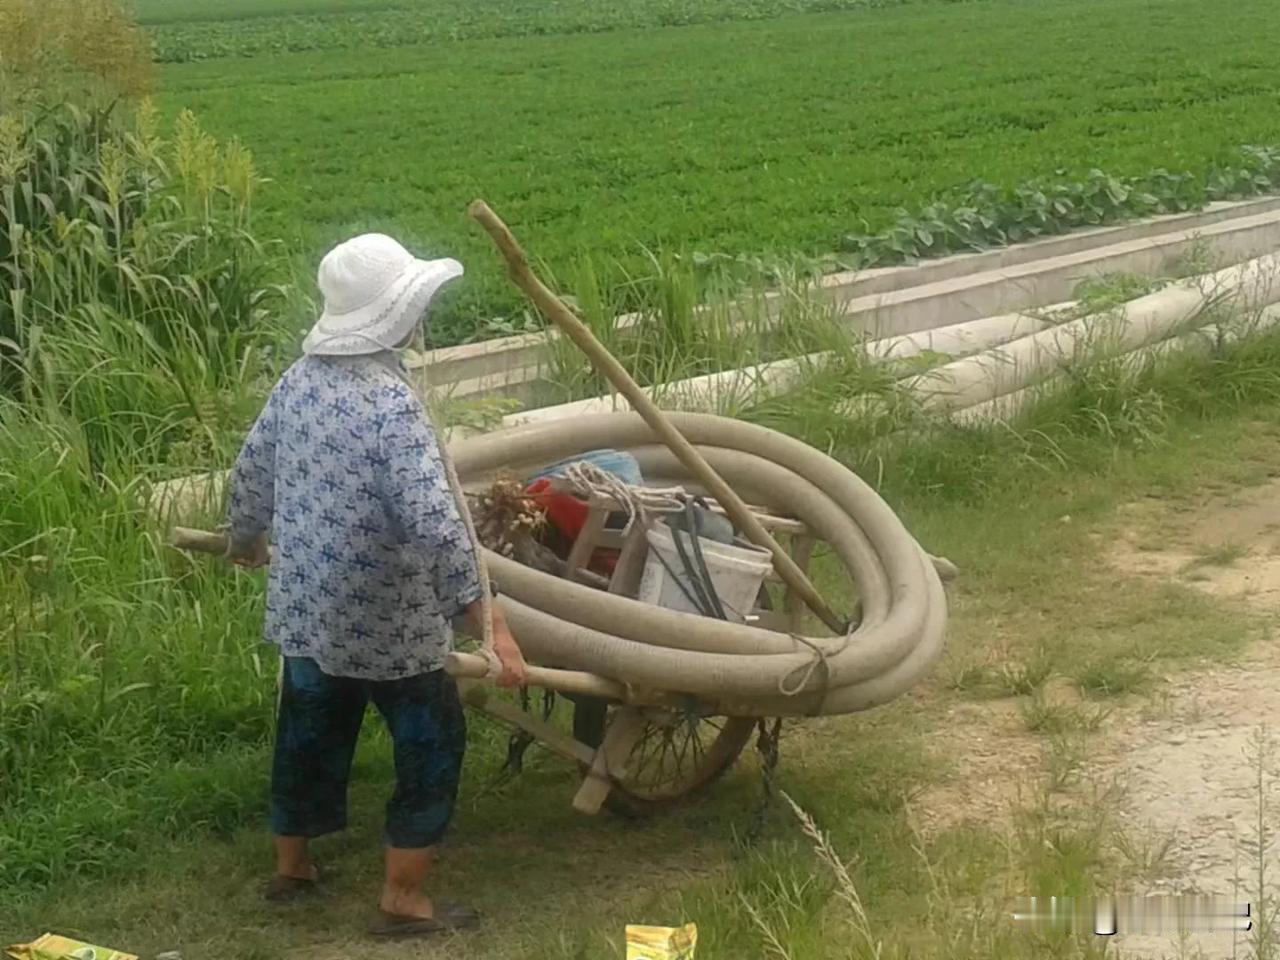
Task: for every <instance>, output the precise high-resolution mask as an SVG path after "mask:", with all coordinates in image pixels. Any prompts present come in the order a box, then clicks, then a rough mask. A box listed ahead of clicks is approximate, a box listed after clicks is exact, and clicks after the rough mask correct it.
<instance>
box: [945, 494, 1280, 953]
mask: <svg viewBox="0 0 1280 960" xmlns="http://www.w3.org/2000/svg"><path fill="white" fill-rule="evenodd" d="M1107 552H1108V554H1109V556H1108V558H1107V559H1108V560H1109V561H1110V563H1111V564H1112V565H1113V566H1114V567H1115V568H1116V570H1117V572H1118V573H1121V574H1124V575H1126V576H1129V577H1144V578H1156V579H1159V580H1163V581H1166V582H1168V581H1173V582H1178V583H1182V584H1185V585H1187V586H1189V587H1192V588H1194V589H1197V590H1202V591H1205V592H1206V593H1208V594H1210V595H1211V596H1214V597H1216V598H1221V600H1222V602H1223V603H1224V604H1244V605H1246V607H1247V608H1248V609H1249V610H1251V611H1253V612H1256V613H1260V614H1262V615H1263V621H1264V623H1265V620H1266V618H1267V617H1268V616H1270V615H1271V614H1280V481H1273V482H1271V483H1270V484H1267V485H1265V486H1262V487H1257V488H1253V489H1250V490H1244V491H1233V492H1230V493H1226V494H1224V493H1222V492H1217V493H1211V494H1209V495H1207V496H1206V497H1205V498H1204V499H1203V500H1202V501H1200V502H1197V503H1190V504H1188V503H1179V504H1169V503H1166V502H1162V501H1158V500H1152V501H1144V502H1142V503H1138V504H1133V505H1131V507H1130V508H1129V509H1128V510H1127V511H1126V513H1125V517H1124V534H1123V535H1122V537H1121V538H1120V539H1119V541H1118V542H1115V543H1113V544H1112V545H1111V547H1110V548H1109V550H1108V551H1107ZM1262 634H1263V635H1262V636H1261V637H1260V638H1259V639H1258V640H1257V641H1255V642H1254V643H1253V644H1252V645H1251V647H1250V649H1249V651H1248V652H1247V654H1246V655H1245V656H1244V657H1243V658H1242V659H1241V662H1239V663H1237V664H1232V665H1223V666H1209V667H1206V668H1204V669H1198V670H1193V671H1190V672H1187V673H1184V674H1179V675H1176V676H1172V677H1167V678H1165V680H1164V682H1163V683H1161V684H1160V685H1159V687H1158V689H1157V691H1156V692H1155V693H1154V694H1153V695H1152V696H1151V697H1150V698H1149V699H1146V700H1144V701H1143V702H1141V703H1131V704H1126V705H1125V706H1123V707H1122V708H1121V709H1119V710H1117V711H1116V712H1115V713H1114V714H1113V715H1112V717H1111V718H1110V719H1109V720H1108V722H1107V723H1106V724H1105V725H1104V726H1103V728H1102V729H1101V730H1100V731H1099V732H1098V734H1097V735H1096V736H1094V737H1093V738H1092V742H1091V744H1090V751H1089V754H1090V756H1089V759H1088V760H1087V761H1086V764H1085V766H1086V773H1087V775H1088V776H1089V777H1090V778H1091V779H1093V780H1095V781H1096V782H1107V781H1109V780H1114V781H1115V782H1117V783H1119V784H1120V785H1121V787H1122V790H1123V792H1122V797H1123V799H1122V801H1121V804H1120V810H1119V816H1120V818H1121V822H1122V823H1123V824H1124V831H1123V832H1124V835H1125V837H1126V838H1127V846H1128V849H1127V851H1126V853H1127V855H1128V857H1129V858H1130V859H1131V861H1133V863H1134V866H1135V867H1136V868H1137V870H1138V872H1139V873H1141V874H1142V875H1143V881H1142V882H1139V883H1138V884H1136V886H1137V887H1138V889H1134V890H1133V891H1132V892H1133V893H1135V894H1142V893H1144V892H1145V893H1152V894H1161V893H1166V894H1193V893H1200V894H1208V895H1215V896H1220V897H1222V898H1224V899H1229V900H1233V901H1237V902H1241V901H1242V902H1251V901H1252V902H1255V903H1256V901H1257V896H1256V893H1257V886H1258V879H1257V876H1258V874H1257V864H1256V860H1255V859H1253V858H1251V857H1250V856H1249V853H1248V844H1249V841H1250V840H1251V839H1254V838H1256V836H1257V833H1258V824H1259V795H1260V788H1259V769H1258V763H1257V760H1256V755H1257V749H1256V746H1255V742H1256V738H1257V736H1258V734H1259V730H1260V727H1261V726H1262V725H1264V724H1272V723H1275V722H1276V721H1278V720H1280V645H1277V644H1275V643H1273V642H1272V641H1271V640H1270V637H1269V635H1268V634H1267V633H1266V631H1265V630H1264V631H1262ZM1053 695H1060V694H1053ZM1015 703H1016V701H1012V700H1006V701H999V702H995V703H981V702H978V703H967V704H960V705H957V707H956V708H954V710H953V711H952V716H951V717H950V718H949V719H951V720H952V721H953V723H952V724H949V725H947V726H946V729H945V730H943V731H939V733H938V734H936V735H935V738H940V739H945V744H943V743H941V742H940V743H938V744H936V746H939V747H941V746H944V745H945V747H946V748H947V749H951V750H955V751H957V752H958V753H959V754H960V755H961V756H962V757H963V760H962V761H961V762H960V763H959V764H958V769H959V771H960V773H961V774H962V777H960V778H957V779H958V780H962V782H960V783H945V784H942V785H939V786H938V787H936V788H934V789H932V790H931V791H929V793H928V794H927V796H926V797H925V798H924V801H923V803H922V804H921V807H922V811H921V817H922V819H923V820H924V823H925V826H926V828H928V827H933V826H938V825H942V826H949V825H954V824H957V823H961V822H965V821H978V822H983V823H987V824H992V823H996V822H998V821H999V818H1001V817H1002V816H1004V815H1005V814H1006V812H1007V811H1008V810H1009V808H1010V804H1011V803H1013V802H1014V801H1015V799H1016V798H1017V797H1018V796H1019V795H1020V794H1024V793H1025V792H1026V791H1027V790H1034V789H1035V783H1036V780H1037V777H1038V776H1041V774H1040V772H1039V770H1038V769H1037V765H1036V764H1035V763H1034V762H1033V758H1034V757H1036V756H1040V757H1043V756H1044V750H1045V747H1044V744H1043V742H1042V738H1038V737H1035V736H1034V735H1031V734H1028V733H1027V731H1026V725H1025V723H1024V722H1022V718H1021V716H1020V715H1019V711H1018V710H1017V709H1016V707H1015ZM1277 733H1278V736H1277V739H1276V741H1275V743H1276V746H1275V747H1273V748H1272V749H1271V752H1270V755H1269V757H1268V760H1267V763H1266V764H1264V775H1263V780H1262V791H1261V792H1262V795H1263V797H1264V799H1265V800H1266V801H1267V804H1268V806H1269V808H1270V809H1268V810H1266V812H1265V816H1264V818H1263V823H1264V826H1265V827H1266V828H1267V829H1269V830H1272V831H1274V830H1280V790H1278V786H1280V781H1278V780H1277V779H1276V777H1275V776H1274V775H1273V774H1274V773H1275V767H1276V766H1277V759H1278V758H1280V731H1278V732H1277ZM1267 766H1269V767H1270V768H1271V769H1269V770H1267V769H1266V767H1267ZM1268 869H1269V870H1270V871H1271V872H1270V880H1269V881H1268V884H1269V885H1270V886H1273V887H1274V885H1275V884H1277V883H1280V850H1272V851H1271V853H1270V855H1269V862H1268ZM1143 886H1145V888H1146V889H1145V890H1144V889H1142V887H1143ZM1242 936H1243V935H1239V934H1236V935H1233V934H1232V933H1229V932H1225V931H1224V932H1217V933H1196V934H1192V935H1190V936H1189V937H1186V938H1184V939H1183V940H1182V942H1178V940H1176V939H1172V938H1170V937H1167V936H1164V937H1162V936H1153V935H1129V936H1119V937H1117V938H1116V940H1115V942H1114V944H1113V945H1114V947H1115V948H1118V951H1119V955H1120V956H1128V957H1135V958H1139V957H1140V958H1159V957H1188V958H1195V957H1206V958H1213V960H1218V958H1224V957H1245V956H1248V951H1247V945H1246V942H1245V940H1244V939H1242Z"/></svg>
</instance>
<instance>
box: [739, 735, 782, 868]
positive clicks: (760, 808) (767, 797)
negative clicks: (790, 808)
mask: <svg viewBox="0 0 1280 960" xmlns="http://www.w3.org/2000/svg"><path fill="white" fill-rule="evenodd" d="M756 730H757V733H756V752H757V753H759V754H760V781H761V783H760V786H761V790H760V802H759V803H758V804H757V805H756V809H755V810H754V811H753V812H752V814H751V819H750V821H749V822H748V824H747V830H746V834H745V835H744V837H743V840H744V842H745V843H746V845H747V846H753V845H755V843H757V842H758V841H759V839H760V837H761V835H762V834H763V833H764V828H765V824H766V823H767V822H768V819H769V813H770V811H771V810H772V809H773V801H774V794H775V791H774V777H775V775H776V772H777V769H778V745H779V742H780V741H781V740H782V718H781V717H775V718H774V720H773V726H772V729H770V726H769V721H768V720H766V719H764V718H763V717H762V718H761V719H760V721H759V723H758V724H757V727H756Z"/></svg>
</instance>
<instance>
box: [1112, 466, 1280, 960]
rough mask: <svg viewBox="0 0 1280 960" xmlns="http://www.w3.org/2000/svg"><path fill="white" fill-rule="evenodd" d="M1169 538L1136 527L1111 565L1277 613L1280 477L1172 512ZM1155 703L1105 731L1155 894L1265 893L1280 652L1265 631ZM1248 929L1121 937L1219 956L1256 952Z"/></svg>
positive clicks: (1273, 856)
mask: <svg viewBox="0 0 1280 960" xmlns="http://www.w3.org/2000/svg"><path fill="white" fill-rule="evenodd" d="M1135 512H1139V513H1140V512H1141V510H1138V511H1135ZM1148 529H1150V528H1149V527H1148ZM1144 539H1146V540H1147V541H1148V542H1146V543H1144V542H1143V540H1144ZM1158 539H1164V540H1165V541H1166V542H1164V543H1163V544H1159V546H1158V549H1152V547H1153V546H1154V545H1155V543H1153V542H1151V536H1150V533H1147V534H1146V535H1145V537H1144V535H1141V534H1135V535H1133V536H1132V537H1130V538H1128V539H1127V540H1126V541H1123V542H1121V543H1119V544H1117V546H1116V548H1115V550H1114V552H1113V556H1112V561H1113V563H1115V565H1116V566H1117V568H1119V569H1121V570H1123V571H1124V572H1126V573H1130V574H1136V575H1139V576H1145V577H1159V578H1165V579H1176V580H1179V581H1181V582H1184V583H1187V584H1189V585H1191V586H1193V587H1195V588H1197V589H1200V590H1204V591H1206V592H1208V593H1210V594H1212V595H1214V596H1219V597H1222V598H1224V599H1225V600H1229V601H1236V602H1244V603H1246V604H1248V605H1249V606H1251V607H1253V608H1254V609H1256V610H1258V611H1259V612H1262V613H1263V614H1271V613H1276V614H1280V482H1273V483H1271V484H1268V485H1266V486H1263V487H1259V488H1256V489H1252V490H1247V491H1240V492H1237V493H1235V494H1233V495H1231V496H1230V497H1229V498H1226V499H1219V500H1216V501H1211V502H1209V503H1206V504H1204V505H1201V506H1200V507H1198V508H1196V509H1193V510H1191V511H1185V512H1184V511H1178V512H1175V514H1174V515H1173V516H1166V517H1165V524H1164V529H1163V530H1162V531H1161V537H1160V538H1158ZM1144 548H1145V549H1144ZM1153 712H1154V713H1155V714H1156V715H1154V716H1151V717H1149V718H1148V719H1146V720H1145V721H1139V722H1136V723H1132V724H1122V725H1120V726H1119V727H1118V728H1117V729H1114V730H1110V731H1108V736H1107V739H1108V741H1109V746H1110V750H1111V751H1113V752H1114V753H1115V754H1116V756H1115V757H1114V758H1113V759H1112V760H1111V764H1112V765H1113V767H1114V768H1116V769H1117V770H1122V771H1123V775H1124V780H1123V782H1124V783H1125V784H1126V786H1127V802H1126V803H1125V809H1124V816H1125V817H1126V819H1127V820H1128V821H1129V825H1130V827H1131V829H1132V830H1133V831H1134V833H1135V835H1137V836H1140V837H1144V838H1145V842H1146V843H1147V844H1148V846H1147V848H1146V849H1148V850H1150V851H1153V856H1155V857H1156V860H1157V862H1155V863H1153V864H1152V865H1151V866H1152V877H1151V888H1152V891H1153V892H1168V893H1178V894H1183V893H1203V894H1210V895H1215V896H1220V897H1222V898H1224V900H1234V901H1246V902H1248V901H1252V902H1254V903H1256V902H1257V890H1258V863H1257V858H1256V856H1254V855H1252V854H1251V852H1250V847H1251V844H1252V843H1255V842H1256V840H1257V837H1258V834H1259V825H1260V823H1261V825H1262V827H1263V828H1264V830H1268V831H1274V830H1277V829H1280V795H1278V791H1277V787H1278V786H1280V780H1277V777H1276V774H1277V769H1276V768H1277V765H1278V762H1280V730H1278V731H1275V732H1274V733H1268V734H1267V736H1269V737H1274V738H1276V739H1274V740H1273V744H1272V746H1270V747H1269V748H1268V749H1266V750H1264V751H1263V753H1264V754H1265V755H1266V757H1265V759H1260V758H1259V750H1258V737H1259V735H1260V734H1261V732H1262V730H1263V728H1264V727H1265V726H1268V725H1274V724H1275V722H1276V721H1277V720H1280V649H1277V646H1276V645H1275V644H1274V643H1273V642H1271V640H1270V638H1269V637H1264V638H1263V639H1262V640H1260V641H1259V642H1257V643H1255V644H1254V646H1253V648H1252V649H1251V651H1250V653H1249V655H1248V656H1247V657H1246V658H1245V660H1244V662H1243V663H1242V664H1241V665H1239V666H1236V667H1231V668H1226V667H1224V668H1214V669H1210V670H1206V671H1197V672H1195V673H1194V674H1191V675H1187V676H1182V677H1178V678H1176V679H1173V680H1171V681H1170V682H1169V683H1168V684H1167V685H1166V687H1165V689H1164V690H1163V691H1162V693H1161V697H1160V703H1159V705H1158V709H1157V710H1155V711H1153ZM1260 800H1261V801H1262V803H1261V807H1262V809H1261V810H1260ZM1267 861H1268V862H1267V866H1268V869H1269V876H1270V880H1269V881H1268V885H1269V886H1273V885H1277V884H1280V851H1277V850H1274V849H1273V850H1271V851H1270V853H1269V854H1268V857H1267ZM1241 936H1242V935H1240V934H1234V935H1233V934H1232V933H1230V932H1225V931H1223V932H1216V933H1194V934H1191V935H1190V936H1188V937H1186V938H1184V939H1183V941H1182V942H1181V943H1179V942H1176V941H1174V940H1171V939H1170V938H1168V937H1157V936H1137V935H1134V936H1126V937H1119V938H1117V942H1116V946H1117V947H1119V948H1120V949H1121V951H1122V952H1123V953H1124V954H1126V955H1129V956H1134V957H1162V956H1169V957H1175V956H1186V957H1197V956H1204V957H1210V958H1215V960H1216V958H1220V957H1236V956H1246V955H1248V949H1247V944H1246V943H1245V942H1244V941H1243V940H1242V939H1241Z"/></svg>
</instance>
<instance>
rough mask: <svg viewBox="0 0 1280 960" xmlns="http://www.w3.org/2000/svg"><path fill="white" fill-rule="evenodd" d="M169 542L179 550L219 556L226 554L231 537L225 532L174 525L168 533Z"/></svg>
mask: <svg viewBox="0 0 1280 960" xmlns="http://www.w3.org/2000/svg"><path fill="white" fill-rule="evenodd" d="M169 543H170V544H172V545H173V546H174V547H176V548H177V549H179V550H189V551H191V552H193V553H212V554H214V555H216V556H219V557H225V556H226V555H227V548H228V547H229V546H230V544H231V538H230V537H228V536H227V535H226V534H225V533H215V532H214V531H212V530H192V529H191V528H190V527H174V528H173V530H172V531H171V532H170V533H169Z"/></svg>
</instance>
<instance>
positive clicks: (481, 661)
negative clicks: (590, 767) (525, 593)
mask: <svg viewBox="0 0 1280 960" xmlns="http://www.w3.org/2000/svg"><path fill="white" fill-rule="evenodd" d="M444 669H445V672H446V673H448V674H449V675H450V676H452V677H455V678H457V679H459V680H484V679H487V678H488V677H489V661H488V660H486V659H485V658H484V657H482V656H480V655H479V654H476V653H461V652H454V653H450V654H449V655H448V657H446V658H445V663H444ZM525 679H526V681H527V683H528V685H529V686H531V687H542V688H544V689H546V690H555V691H556V692H557V693H570V694H576V695H578V696H584V697H599V698H601V699H603V700H617V701H620V702H621V701H626V700H627V699H628V697H627V688H626V687H625V686H624V685H623V684H621V683H618V682H617V681H616V680H609V679H607V678H606V677H601V676H597V675H596V674H594V673H583V672H581V671H578V670H553V669H551V668H550V667H535V666H533V665H532V664H529V665H528V666H526V667H525Z"/></svg>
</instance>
